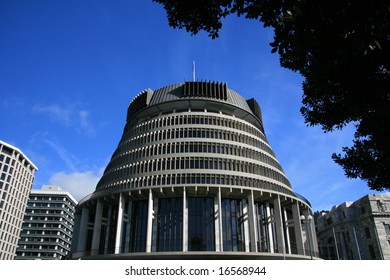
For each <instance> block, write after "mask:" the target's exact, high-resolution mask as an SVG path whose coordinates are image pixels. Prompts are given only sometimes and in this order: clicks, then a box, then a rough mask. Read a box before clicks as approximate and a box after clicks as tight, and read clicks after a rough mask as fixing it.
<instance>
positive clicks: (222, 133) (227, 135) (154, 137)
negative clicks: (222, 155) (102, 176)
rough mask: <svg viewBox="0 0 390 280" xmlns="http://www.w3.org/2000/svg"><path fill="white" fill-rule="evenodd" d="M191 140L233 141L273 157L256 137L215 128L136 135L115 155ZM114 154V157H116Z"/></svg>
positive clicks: (121, 145)
mask: <svg viewBox="0 0 390 280" xmlns="http://www.w3.org/2000/svg"><path fill="white" fill-rule="evenodd" d="M191 138H203V139H217V140H226V141H233V142H235V143H242V144H246V145H250V146H254V147H257V148H259V149H261V150H262V151H265V152H267V153H268V154H270V155H272V156H275V154H274V152H273V151H272V149H271V148H270V147H269V146H268V144H266V142H265V141H261V140H259V138H257V137H253V136H249V135H246V134H243V133H237V132H232V131H227V130H222V129H216V128H207V129H206V128H197V127H196V128H193V127H184V128H180V129H164V130H159V131H155V132H152V133H148V134H142V135H138V136H136V137H133V138H126V139H127V140H126V141H124V142H122V143H121V144H120V145H119V147H118V149H117V151H116V154H117V153H123V152H126V151H129V150H130V149H132V148H136V147H143V146H145V143H148V144H152V143H154V142H161V141H165V140H174V139H191ZM116 154H115V155H116Z"/></svg>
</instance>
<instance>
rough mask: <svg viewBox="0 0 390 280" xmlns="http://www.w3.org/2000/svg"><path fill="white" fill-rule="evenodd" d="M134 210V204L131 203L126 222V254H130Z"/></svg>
mask: <svg viewBox="0 0 390 280" xmlns="http://www.w3.org/2000/svg"><path fill="white" fill-rule="evenodd" d="M132 210H133V202H132V201H129V203H128V208H127V220H126V239H125V251H124V253H128V252H129V247H130V230H131V215H132V213H131V211H132Z"/></svg>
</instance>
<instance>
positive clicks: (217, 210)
mask: <svg viewBox="0 0 390 280" xmlns="http://www.w3.org/2000/svg"><path fill="white" fill-rule="evenodd" d="M214 215H215V250H216V251H217V252H223V244H222V243H223V236H222V202H221V188H218V193H217V196H216V197H215V198H214Z"/></svg>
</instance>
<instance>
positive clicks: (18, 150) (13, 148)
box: [0, 140, 38, 170]
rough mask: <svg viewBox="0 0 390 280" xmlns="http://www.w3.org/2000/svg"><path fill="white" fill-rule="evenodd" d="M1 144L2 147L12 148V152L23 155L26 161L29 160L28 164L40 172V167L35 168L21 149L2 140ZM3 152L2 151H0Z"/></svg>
mask: <svg viewBox="0 0 390 280" xmlns="http://www.w3.org/2000/svg"><path fill="white" fill-rule="evenodd" d="M0 144H1V145H4V146H6V147H8V148H10V149H12V150H14V151H16V152H18V153H19V154H20V155H22V157H23V158H24V159H25V160H27V161H28V163H29V164H30V165H31V166H32V167H33V168H34V169H35V170H38V167H36V166H35V164H34V163H33V162H32V161H31V160H30V159H29V158H28V157H27V156H26V155H25V154H24V153H23V152H22V151H21V150H20V149H19V148H17V147H15V146H12V145H11V144H8V143H6V142H4V141H2V140H0ZM0 152H1V151H0Z"/></svg>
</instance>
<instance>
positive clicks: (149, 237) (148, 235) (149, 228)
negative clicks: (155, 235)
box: [146, 189, 154, 253]
mask: <svg viewBox="0 0 390 280" xmlns="http://www.w3.org/2000/svg"><path fill="white" fill-rule="evenodd" d="M153 216H154V213H153V193H152V190H151V189H149V201H148V223H147V229H146V252H147V253H150V252H151V251H152V230H153Z"/></svg>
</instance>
